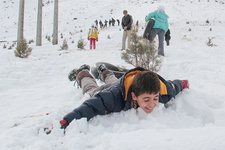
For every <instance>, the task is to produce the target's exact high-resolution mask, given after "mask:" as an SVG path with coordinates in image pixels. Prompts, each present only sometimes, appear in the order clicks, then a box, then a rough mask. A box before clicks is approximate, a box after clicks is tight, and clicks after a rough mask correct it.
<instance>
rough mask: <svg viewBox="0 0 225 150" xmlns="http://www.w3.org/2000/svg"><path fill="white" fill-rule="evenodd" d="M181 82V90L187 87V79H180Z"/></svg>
mask: <svg viewBox="0 0 225 150" xmlns="http://www.w3.org/2000/svg"><path fill="white" fill-rule="evenodd" d="M181 82H182V90H183V89H189V82H188V80H181Z"/></svg>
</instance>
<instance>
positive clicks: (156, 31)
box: [149, 28, 165, 56]
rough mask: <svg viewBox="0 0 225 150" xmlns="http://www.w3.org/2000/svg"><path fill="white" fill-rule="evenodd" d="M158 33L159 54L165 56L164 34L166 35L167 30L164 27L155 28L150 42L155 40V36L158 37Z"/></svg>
mask: <svg viewBox="0 0 225 150" xmlns="http://www.w3.org/2000/svg"><path fill="white" fill-rule="evenodd" d="M156 35H158V39H159V48H158V49H159V52H158V54H159V55H162V56H164V35H165V31H164V30H162V29H156V28H153V29H152V31H151V34H150V39H149V40H150V43H152V41H153V40H154V38H155V37H156Z"/></svg>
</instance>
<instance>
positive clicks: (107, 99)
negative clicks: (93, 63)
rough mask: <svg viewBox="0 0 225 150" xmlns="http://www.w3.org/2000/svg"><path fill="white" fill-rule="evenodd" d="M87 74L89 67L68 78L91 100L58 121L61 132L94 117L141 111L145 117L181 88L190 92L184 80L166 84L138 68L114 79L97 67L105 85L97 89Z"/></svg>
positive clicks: (154, 75)
mask: <svg viewBox="0 0 225 150" xmlns="http://www.w3.org/2000/svg"><path fill="white" fill-rule="evenodd" d="M89 70H90V66H88V65H82V66H81V67H80V68H79V69H74V70H72V71H71V73H70V74H69V79H70V80H71V81H73V80H76V82H77V83H78V85H79V86H80V87H81V88H82V90H83V94H85V93H88V94H89V95H90V96H91V98H90V99H88V100H86V101H84V102H83V104H81V105H80V106H79V107H77V108H75V109H74V110H73V111H72V112H70V113H68V114H67V115H66V116H64V118H63V120H61V121H60V124H61V128H62V129H65V128H66V127H67V126H68V125H69V124H70V122H71V121H73V120H74V119H75V120H77V119H81V118H87V120H90V119H91V118H93V117H94V116H96V115H107V114H109V113H113V112H120V111H122V110H124V111H126V110H129V109H132V108H134V109H137V108H138V107H140V108H141V109H143V110H144V111H145V112H146V113H151V112H152V111H153V110H154V107H155V106H156V105H157V104H158V103H159V102H160V103H163V104H166V103H167V102H169V101H170V99H171V98H173V97H175V96H176V95H177V94H178V93H179V92H180V91H182V90H183V89H184V88H189V84H188V81H187V80H174V81H166V80H165V79H163V78H162V77H161V76H159V75H157V74H156V73H154V72H151V71H147V70H145V69H143V68H141V67H137V68H134V69H131V70H129V71H128V72H126V73H125V74H124V75H123V77H121V78H120V79H117V78H116V77H115V75H114V74H113V72H111V71H109V70H108V69H107V68H106V67H105V66H104V65H100V66H99V67H98V72H99V74H100V76H99V78H100V79H101V81H103V82H105V83H106V84H105V85H103V86H101V87H99V86H98V85H97V83H96V80H95V79H94V77H93V76H92V75H91V74H90V73H89Z"/></svg>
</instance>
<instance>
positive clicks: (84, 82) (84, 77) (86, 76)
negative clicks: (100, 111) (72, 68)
mask: <svg viewBox="0 0 225 150" xmlns="http://www.w3.org/2000/svg"><path fill="white" fill-rule="evenodd" d="M76 81H77V83H78V85H79V86H80V87H81V88H82V90H83V94H85V93H88V94H89V95H90V96H93V95H94V94H95V92H96V91H97V90H98V89H99V86H98V85H97V83H96V81H95V79H94V77H93V76H92V75H91V74H90V73H89V71H87V70H83V71H81V72H80V73H79V74H78V75H77V78H76Z"/></svg>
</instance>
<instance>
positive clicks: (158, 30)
mask: <svg viewBox="0 0 225 150" xmlns="http://www.w3.org/2000/svg"><path fill="white" fill-rule="evenodd" d="M151 18H154V19H155V24H154V26H153V27H152V31H151V34H150V39H149V40H150V43H152V41H153V40H154V38H155V36H156V35H158V39H159V48H158V49H159V52H158V54H159V55H161V56H164V35H165V34H166V32H167V30H168V18H169V17H168V15H167V14H166V13H165V8H164V7H163V6H159V7H158V8H157V10H156V11H154V12H152V13H150V14H148V16H147V17H146V21H149V20H150V19H151Z"/></svg>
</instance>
